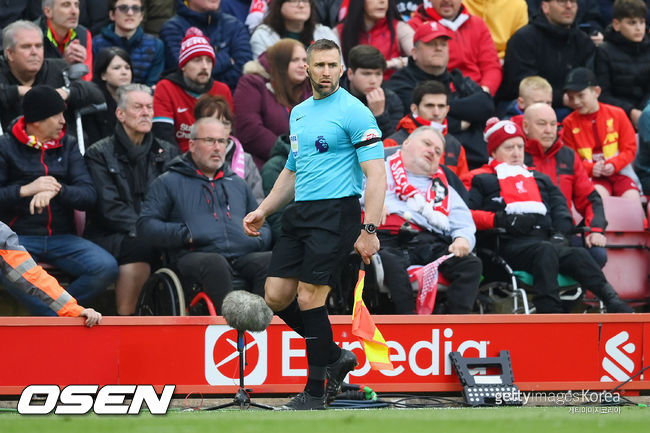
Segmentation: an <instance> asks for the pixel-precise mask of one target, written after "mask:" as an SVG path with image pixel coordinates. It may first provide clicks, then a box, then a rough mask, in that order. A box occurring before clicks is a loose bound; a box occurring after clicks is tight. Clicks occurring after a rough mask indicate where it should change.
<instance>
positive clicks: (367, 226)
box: [361, 223, 377, 235]
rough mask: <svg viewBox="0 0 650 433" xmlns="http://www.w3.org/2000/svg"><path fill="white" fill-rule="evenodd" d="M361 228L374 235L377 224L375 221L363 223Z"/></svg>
mask: <svg viewBox="0 0 650 433" xmlns="http://www.w3.org/2000/svg"><path fill="white" fill-rule="evenodd" d="M361 228H362V229H364V230H365V231H366V233H368V234H370V235H374V234H375V233H377V226H376V225H374V224H373V223H370V224H361Z"/></svg>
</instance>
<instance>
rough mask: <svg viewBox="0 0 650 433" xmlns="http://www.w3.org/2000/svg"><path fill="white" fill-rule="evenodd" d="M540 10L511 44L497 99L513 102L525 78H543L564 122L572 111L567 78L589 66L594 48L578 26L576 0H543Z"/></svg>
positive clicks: (515, 35)
mask: <svg viewBox="0 0 650 433" xmlns="http://www.w3.org/2000/svg"><path fill="white" fill-rule="evenodd" d="M540 11H541V13H540V14H538V15H537V16H536V17H535V18H534V19H533V20H532V21H531V22H530V23H529V24H528V25H526V26H524V27H522V28H521V29H519V30H518V31H517V33H515V34H514V35H513V36H512V38H510V40H509V41H508V46H507V49H506V57H505V62H504V65H503V82H502V83H501V87H500V89H499V92H498V94H497V97H498V98H499V99H505V100H509V101H510V100H514V99H515V98H517V89H518V88H519V82H520V81H521V80H522V79H523V78H525V77H529V76H531V75H539V76H542V77H544V78H546V79H547V80H548V82H549V83H550V84H551V86H553V108H554V109H555V111H556V113H557V114H558V120H560V121H561V120H562V119H563V118H564V116H566V115H567V114H569V112H570V111H571V110H570V109H569V108H567V107H565V104H564V102H563V99H562V96H563V95H562V93H563V92H562V89H564V81H565V79H566V76H567V74H568V73H569V71H570V70H571V69H573V68H575V67H578V66H586V65H587V63H588V62H589V61H590V60H591V59H592V57H593V56H594V53H595V46H594V43H593V42H592V40H591V38H589V36H588V35H587V34H586V33H584V32H582V31H581V30H580V29H578V28H577V27H576V26H575V19H576V15H577V13H578V1H577V0H543V1H542V5H541V10H540Z"/></svg>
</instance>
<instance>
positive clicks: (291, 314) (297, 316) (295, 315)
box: [275, 298, 341, 364]
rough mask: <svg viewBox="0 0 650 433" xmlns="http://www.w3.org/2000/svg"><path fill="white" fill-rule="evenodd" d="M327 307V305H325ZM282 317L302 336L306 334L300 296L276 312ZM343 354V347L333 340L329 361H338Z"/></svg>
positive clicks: (329, 362)
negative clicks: (299, 302)
mask: <svg viewBox="0 0 650 433" xmlns="http://www.w3.org/2000/svg"><path fill="white" fill-rule="evenodd" d="M324 308H325V307H324ZM275 314H276V315H277V316H278V317H279V318H280V319H282V320H284V323H286V324H287V326H289V328H291V329H293V330H294V331H295V332H296V333H297V334H298V335H300V336H301V337H304V336H305V324H304V323H303V320H302V314H301V312H300V307H299V306H298V298H296V299H294V300H293V302H292V303H291V304H289V306H288V307H287V308H285V309H284V310H282V311H278V312H276V313H275ZM328 320H329V319H328ZM340 356H341V348H340V347H339V346H338V345H337V344H336V343H335V342H334V340H332V344H331V345H330V353H329V356H328V358H327V363H328V364H331V363H333V362H336V361H337V360H338V359H339V357H340Z"/></svg>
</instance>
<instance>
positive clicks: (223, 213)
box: [137, 152, 271, 259]
mask: <svg viewBox="0 0 650 433" xmlns="http://www.w3.org/2000/svg"><path fill="white" fill-rule="evenodd" d="M256 208H257V200H256V199H255V196H254V195H253V192H252V191H251V189H250V188H249V187H248V185H246V182H245V181H244V180H243V179H241V178H240V177H239V176H237V175H236V174H235V173H234V172H233V171H232V170H230V168H229V167H228V166H227V165H224V166H223V169H222V170H220V171H219V172H218V173H217V175H216V177H215V179H213V180H210V179H208V178H207V177H206V176H204V175H203V174H201V173H200V172H199V171H198V168H197V167H196V164H194V161H193V160H192V157H191V154H190V153H189V152H187V153H185V154H184V155H181V156H178V157H176V158H174V159H173V160H172V161H171V162H170V164H169V167H168V170H167V172H165V173H163V174H162V175H161V176H159V177H158V178H157V179H156V180H154V181H153V182H152V183H151V185H150V186H149V190H148V191H147V196H146V198H145V201H144V203H143V204H142V208H141V211H140V218H139V219H138V223H137V231H138V234H139V235H140V236H144V237H147V238H149V239H151V240H152V243H153V244H154V246H156V247H161V248H166V249H169V250H171V251H172V252H173V253H174V254H176V255H177V256H180V255H183V254H187V253H188V252H190V251H202V252H215V253H219V254H221V255H223V256H224V257H226V258H229V259H230V258H235V257H241V256H243V255H245V254H248V253H253V252H257V251H264V250H267V249H268V248H269V247H270V246H271V229H270V227H269V226H268V224H266V223H265V224H264V226H262V228H261V230H260V232H261V235H260V236H259V237H257V238H255V237H250V236H247V235H246V234H245V233H244V228H243V224H242V221H243V219H244V217H245V216H246V215H247V214H248V213H249V212H251V211H253V210H255V209H256ZM190 239H191V243H190Z"/></svg>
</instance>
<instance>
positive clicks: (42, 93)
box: [23, 85, 65, 123]
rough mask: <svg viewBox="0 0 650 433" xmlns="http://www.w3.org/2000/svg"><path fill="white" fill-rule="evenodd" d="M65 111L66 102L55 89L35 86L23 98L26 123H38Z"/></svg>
mask: <svg viewBox="0 0 650 433" xmlns="http://www.w3.org/2000/svg"><path fill="white" fill-rule="evenodd" d="M64 111H65V102H64V101H63V98H62V97H61V95H59V92H57V91H56V90H55V89H54V88H53V87H50V86H45V85H41V86H35V87H32V88H31V89H30V90H29V91H28V92H27V93H25V96H24V97H23V115H24V116H25V122H28V123H31V122H38V121H41V120H44V119H47V118H48V117H51V116H54V115H55V114H59V113H63V112H64Z"/></svg>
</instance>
